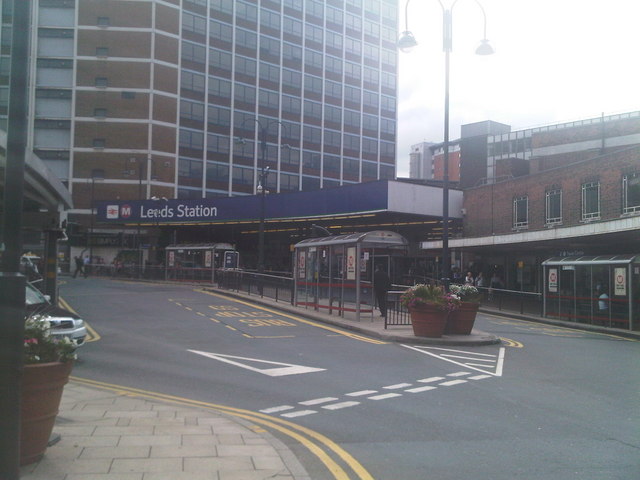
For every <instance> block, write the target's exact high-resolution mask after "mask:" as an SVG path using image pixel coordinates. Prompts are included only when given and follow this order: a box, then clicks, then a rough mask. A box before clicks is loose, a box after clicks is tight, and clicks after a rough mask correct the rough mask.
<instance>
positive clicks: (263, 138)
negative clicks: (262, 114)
mask: <svg viewBox="0 0 640 480" xmlns="http://www.w3.org/2000/svg"><path fill="white" fill-rule="evenodd" d="M256 121H258V120H256ZM258 125H260V122H258ZM267 126H268V125H267ZM260 149H261V150H262V160H261V163H262V165H261V167H260V171H261V173H260V179H259V185H261V186H262V191H261V192H260V225H259V227H258V273H264V217H265V195H266V193H267V186H266V178H265V165H266V163H267V127H262V125H260Z"/></svg>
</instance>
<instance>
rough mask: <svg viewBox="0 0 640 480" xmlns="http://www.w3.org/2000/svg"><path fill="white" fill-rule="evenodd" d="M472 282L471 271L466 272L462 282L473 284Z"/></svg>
mask: <svg viewBox="0 0 640 480" xmlns="http://www.w3.org/2000/svg"><path fill="white" fill-rule="evenodd" d="M473 283H474V279H473V273H471V272H467V275H466V276H465V277H464V284H465V285H473Z"/></svg>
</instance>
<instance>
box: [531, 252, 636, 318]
mask: <svg viewBox="0 0 640 480" xmlns="http://www.w3.org/2000/svg"><path fill="white" fill-rule="evenodd" d="M542 266H543V268H544V315H545V316H547V317H556V318H561V319H564V320H569V321H573V322H579V323H588V324H592V325H602V326H606V327H617V328H623V329H629V330H639V329H640V255H601V256H574V257H554V258H550V259H548V260H545V261H544V262H543V263H542Z"/></svg>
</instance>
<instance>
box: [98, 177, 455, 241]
mask: <svg viewBox="0 0 640 480" xmlns="http://www.w3.org/2000/svg"><path fill="white" fill-rule="evenodd" d="M260 200H261V199H260V195H250V196H239V197H212V198H202V199H155V200H154V199H150V200H139V201H118V200H113V201H101V202H96V207H97V217H96V221H97V222H98V223H100V224H103V225H105V224H111V225H153V226H165V225H206V224H209V225H210V224H227V225H233V224H255V223H257V222H258V221H259V219H260ZM449 207H450V208H449V210H450V211H449V217H450V218H451V219H452V220H456V219H458V220H459V219H461V218H462V217H461V207H462V191H459V190H450V191H449ZM364 217H376V219H375V220H376V221H377V223H378V224H379V225H384V226H385V227H386V228H389V227H390V226H395V225H403V224H406V225H409V224H411V223H426V222H428V221H430V222H431V223H433V224H434V225H435V224H437V223H438V221H439V220H440V218H441V217H442V189H441V188H440V187H438V186H433V185H421V184H414V183H407V182H399V181H393V180H380V181H376V182H369V183H361V184H354V185H348V186H343V187H336V188H328V189H321V190H314V191H304V192H291V193H280V194H267V195H266V198H265V215H264V218H265V222H266V223H278V224H286V223H287V222H305V221H306V222H308V221H318V222H320V221H323V222H322V223H324V224H325V225H329V228H333V225H335V223H336V222H345V221H346V222H349V221H350V223H351V224H353V223H354V222H361V223H362V220H357V219H362V218H364ZM374 223H375V222H374ZM365 228H367V229H371V226H368V227H365ZM423 235H424V234H423Z"/></svg>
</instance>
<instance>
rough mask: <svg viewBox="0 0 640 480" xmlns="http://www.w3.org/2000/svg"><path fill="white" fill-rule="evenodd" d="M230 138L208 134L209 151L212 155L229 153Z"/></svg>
mask: <svg viewBox="0 0 640 480" xmlns="http://www.w3.org/2000/svg"><path fill="white" fill-rule="evenodd" d="M229 147H230V145H229V137H228V136H226V135H224V136H223V135H215V134H213V133H209V134H207V151H208V152H211V153H223V154H226V153H229V151H230V148H229Z"/></svg>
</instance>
